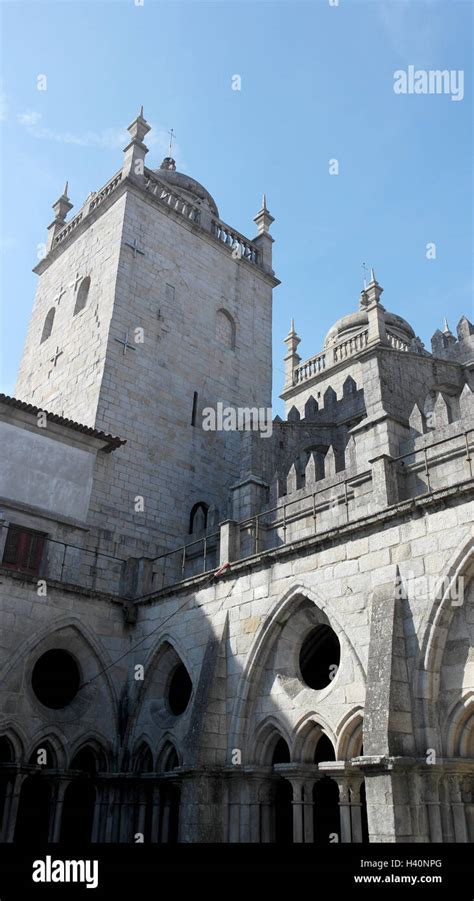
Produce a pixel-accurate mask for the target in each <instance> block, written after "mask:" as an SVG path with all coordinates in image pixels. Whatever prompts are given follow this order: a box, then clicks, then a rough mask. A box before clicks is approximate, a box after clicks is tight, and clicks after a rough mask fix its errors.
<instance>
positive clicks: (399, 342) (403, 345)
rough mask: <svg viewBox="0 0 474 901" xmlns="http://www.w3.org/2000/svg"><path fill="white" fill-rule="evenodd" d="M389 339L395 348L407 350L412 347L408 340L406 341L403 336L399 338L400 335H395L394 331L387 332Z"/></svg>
mask: <svg viewBox="0 0 474 901" xmlns="http://www.w3.org/2000/svg"><path fill="white" fill-rule="evenodd" d="M387 340H388V342H389V344H390V346H391V347H393V349H394V350H403V351H407V350H409V349H410V346H409V344H408V342H407V341H404V340H403V338H399V337H398V335H394V334H393V333H392V332H387Z"/></svg>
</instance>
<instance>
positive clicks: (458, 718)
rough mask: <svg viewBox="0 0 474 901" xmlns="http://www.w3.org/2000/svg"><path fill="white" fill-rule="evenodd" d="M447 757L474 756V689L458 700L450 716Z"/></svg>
mask: <svg viewBox="0 0 474 901" xmlns="http://www.w3.org/2000/svg"><path fill="white" fill-rule="evenodd" d="M447 723H448V729H447V734H446V746H445V753H446V756H447V757H469V758H472V757H474V691H470V692H468V694H467V695H466V696H465V697H463V698H462V700H461V701H458V703H457V704H455V705H454V707H453V708H452V710H451V711H450V714H449V716H448V720H447Z"/></svg>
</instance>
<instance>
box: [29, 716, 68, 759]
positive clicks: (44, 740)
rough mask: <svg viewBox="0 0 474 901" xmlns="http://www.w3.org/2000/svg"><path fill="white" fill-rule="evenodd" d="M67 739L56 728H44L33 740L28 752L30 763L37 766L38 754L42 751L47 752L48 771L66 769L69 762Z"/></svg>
mask: <svg viewBox="0 0 474 901" xmlns="http://www.w3.org/2000/svg"><path fill="white" fill-rule="evenodd" d="M66 748H67V738H66V736H65V735H64V734H63V733H62V732H61V731H60V729H57V728H56V727H54V726H47V727H44V728H42V729H41V730H40V731H39V733H37V734H36V735H35V736H34V737H33V738H32V740H31V742H30V745H29V748H28V750H27V752H26V759H27V761H28V763H32V764H35V763H36V762H37V761H36V753H37V752H38V751H39V750H40V749H41V750H43V749H44V750H45V751H46V757H47V762H46V769H48V770H51V769H65V768H66V760H67V752H66Z"/></svg>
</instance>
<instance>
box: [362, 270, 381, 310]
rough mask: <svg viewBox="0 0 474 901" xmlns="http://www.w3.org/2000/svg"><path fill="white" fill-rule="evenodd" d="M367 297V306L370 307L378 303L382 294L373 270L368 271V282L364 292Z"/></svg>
mask: <svg viewBox="0 0 474 901" xmlns="http://www.w3.org/2000/svg"><path fill="white" fill-rule="evenodd" d="M362 293H363V294H364V293H365V294H366V296H367V306H372V304H378V303H380V296H381V294H382V293H383V288H382V287H381V286H380V285H379V283H378V281H377V279H376V278H375V272H374V270H373V269H371V270H370V282H369V284H368V285H367V288H366V289H365V291H363V292H362Z"/></svg>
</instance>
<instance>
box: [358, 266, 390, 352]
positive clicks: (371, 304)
mask: <svg viewBox="0 0 474 901" xmlns="http://www.w3.org/2000/svg"><path fill="white" fill-rule="evenodd" d="M363 293H365V294H366V297H367V305H366V307H365V309H366V310H367V313H368V315H369V337H368V343H369V344H371V343H372V342H377V343H379V342H380V341H386V340H387V332H386V329H385V312H386V310H385V307H383V306H382V304H381V303H380V296H381V294H382V293H383V288H382V287H381V286H380V285H379V283H378V281H377V279H376V278H375V272H374V270H373V269H371V270H370V282H369V284H368V285H367V288H366V289H365V291H364V292H363Z"/></svg>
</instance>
